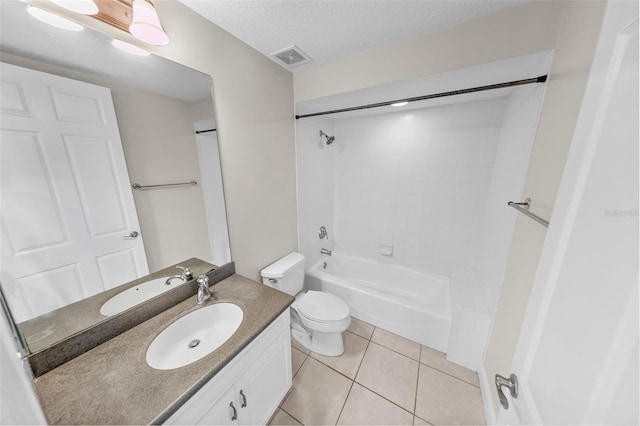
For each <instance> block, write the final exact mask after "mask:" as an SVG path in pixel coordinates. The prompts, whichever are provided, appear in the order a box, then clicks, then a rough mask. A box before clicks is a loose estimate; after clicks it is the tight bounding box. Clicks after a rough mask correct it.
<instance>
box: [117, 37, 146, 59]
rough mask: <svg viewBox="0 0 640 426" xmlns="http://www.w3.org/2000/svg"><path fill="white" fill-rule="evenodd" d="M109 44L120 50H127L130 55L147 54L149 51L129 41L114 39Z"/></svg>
mask: <svg viewBox="0 0 640 426" xmlns="http://www.w3.org/2000/svg"><path fill="white" fill-rule="evenodd" d="M111 44H112V45H113V47H115V48H117V49H120V50H122V51H123V52H127V53H129V54H131V55H136V56H149V55H150V53H149V52H147V51H146V50H144V49H140V48H139V47H138V46H135V45H133V44H131V43H127V42H126V41H122V40H118V39H114V40H113V41H112V42H111Z"/></svg>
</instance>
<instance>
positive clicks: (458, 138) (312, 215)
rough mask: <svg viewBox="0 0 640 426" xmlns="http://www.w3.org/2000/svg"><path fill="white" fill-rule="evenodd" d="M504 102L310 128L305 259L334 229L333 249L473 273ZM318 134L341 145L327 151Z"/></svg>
mask: <svg viewBox="0 0 640 426" xmlns="http://www.w3.org/2000/svg"><path fill="white" fill-rule="evenodd" d="M505 103H506V102H505V100H504V99H497V100H490V101H483V102H474V103H462V104H455V105H448V106H441V107H436V108H426V109H420V110H413V111H406V112H397V113H389V114H382V115H373V116H368V117H362V118H354V119H346V120H336V121H335V123H333V122H331V120H329V119H326V118H325V119H323V121H324V122H321V121H320V120H318V119H310V120H307V121H306V122H304V121H303V120H301V121H300V122H299V123H298V186H299V193H298V194H299V197H300V199H299V212H300V235H301V237H300V240H301V241H300V242H301V250H302V251H303V252H305V248H309V249H311V250H309V251H311V252H313V251H315V247H313V243H315V242H316V241H318V238H317V228H318V227H319V226H320V225H325V226H327V228H328V229H329V235H330V237H333V239H330V240H329V242H328V243H327V242H326V240H325V242H324V243H325V245H327V244H328V245H330V246H331V247H327V248H333V249H335V250H338V251H340V252H341V253H342V254H345V255H352V256H357V257H365V258H369V259H375V260H378V261H381V262H392V263H395V264H397V265H401V266H406V267H410V268H412V269H417V270H420V271H425V272H432V273H438V274H442V275H448V274H449V272H450V269H451V268H452V267H456V266H467V267H468V266H470V265H471V263H472V258H473V251H474V248H475V247H476V245H477V240H478V237H479V231H478V230H479V227H480V222H481V218H482V214H483V212H484V208H485V200H486V199H487V194H488V190H489V184H490V182H491V176H492V172H493V164H494V160H495V157H496V146H497V144H498V139H499V134H500V130H501V126H502V116H503V111H504V107H505ZM332 127H333V129H332ZM319 128H322V129H323V130H324V131H325V132H327V133H329V134H335V135H336V141H335V142H334V143H333V144H332V145H330V146H326V145H325V146H323V147H321V148H320V142H319V141H320V138H319V135H318V130H317V129H319ZM331 131H333V132H334V133H331ZM329 206H330V207H329ZM307 234H313V235H312V237H311V238H309V236H308V235H307ZM314 237H315V240H314ZM305 242H306V244H305ZM381 244H390V245H392V246H393V254H392V255H391V256H387V255H383V254H381V253H380V245H381ZM316 245H317V244H316ZM310 246H311V247H310ZM313 260H314V259H311V260H310V261H309V262H307V266H310V265H311V264H313V263H314V262H313Z"/></svg>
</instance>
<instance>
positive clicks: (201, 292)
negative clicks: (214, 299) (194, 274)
mask: <svg viewBox="0 0 640 426" xmlns="http://www.w3.org/2000/svg"><path fill="white" fill-rule="evenodd" d="M196 281H197V283H198V295H197V296H196V301H197V302H198V305H201V304H203V303H204V302H206V301H207V300H209V299H211V290H209V277H208V276H206V275H204V274H203V275H200V276H199V277H198V279H197V280H196Z"/></svg>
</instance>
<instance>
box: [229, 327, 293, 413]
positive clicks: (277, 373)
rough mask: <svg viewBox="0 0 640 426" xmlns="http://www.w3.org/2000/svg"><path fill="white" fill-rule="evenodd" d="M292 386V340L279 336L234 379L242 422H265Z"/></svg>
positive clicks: (287, 334)
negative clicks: (238, 378) (243, 372)
mask: <svg viewBox="0 0 640 426" xmlns="http://www.w3.org/2000/svg"><path fill="white" fill-rule="evenodd" d="M290 387H291V341H290V335H289V333H288V330H287V331H286V332H284V333H282V334H280V335H279V336H278V338H277V339H275V341H274V342H272V344H271V345H270V346H269V347H268V348H267V349H266V350H265V351H264V353H263V354H262V355H261V356H260V358H259V359H257V360H256V362H255V363H254V364H253V365H252V366H251V367H250V368H249V370H247V372H246V373H245V374H244V375H243V376H242V378H241V379H240V380H239V381H238V382H237V383H236V385H235V390H236V395H235V397H236V400H237V401H238V403H239V404H240V408H239V412H240V414H239V417H240V422H241V424H252V425H256V424H266V422H267V421H268V420H269V418H270V417H271V415H272V414H273V413H274V411H275V410H276V408H277V407H278V404H279V403H280V401H282V398H284V396H285V394H286V393H287V391H288V390H289V388H290Z"/></svg>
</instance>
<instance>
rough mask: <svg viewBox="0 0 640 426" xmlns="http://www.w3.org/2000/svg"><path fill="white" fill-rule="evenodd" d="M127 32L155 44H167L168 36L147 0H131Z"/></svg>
mask: <svg viewBox="0 0 640 426" xmlns="http://www.w3.org/2000/svg"><path fill="white" fill-rule="evenodd" d="M132 8H133V14H132V19H131V25H129V32H130V33H131V34H133V35H134V36H135V37H136V38H139V39H140V40H142V41H144V42H146V43H149V44H153V45H156V46H164V45H166V44H169V36H167V33H165V32H164V29H163V28H162V25H161V24H160V18H159V17H158V13H157V12H156V9H155V7H153V5H152V4H151V2H150V1H147V0H133V3H132Z"/></svg>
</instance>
